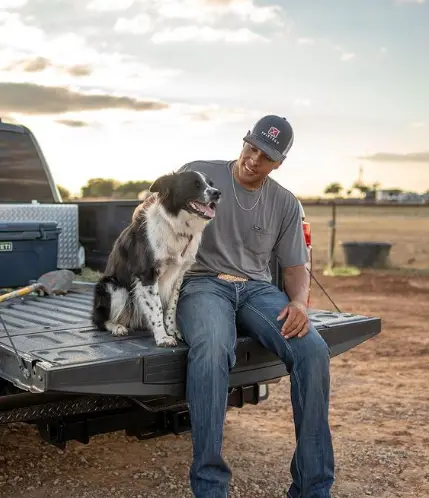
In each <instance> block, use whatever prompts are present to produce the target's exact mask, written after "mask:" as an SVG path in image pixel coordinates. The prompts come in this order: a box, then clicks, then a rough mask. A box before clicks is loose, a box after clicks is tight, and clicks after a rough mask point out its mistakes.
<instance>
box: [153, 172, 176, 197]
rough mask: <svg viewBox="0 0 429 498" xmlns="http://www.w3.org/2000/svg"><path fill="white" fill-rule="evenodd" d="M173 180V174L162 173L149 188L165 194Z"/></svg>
mask: <svg viewBox="0 0 429 498" xmlns="http://www.w3.org/2000/svg"><path fill="white" fill-rule="evenodd" d="M173 180H174V174H170V175H163V176H160V177H159V178H157V179H156V180H155V181H154V182H153V183H152V185H151V186H150V188H149V191H150V192H159V193H160V194H161V195H162V194H167V193H168V190H169V189H170V188H171V187H172V185H173Z"/></svg>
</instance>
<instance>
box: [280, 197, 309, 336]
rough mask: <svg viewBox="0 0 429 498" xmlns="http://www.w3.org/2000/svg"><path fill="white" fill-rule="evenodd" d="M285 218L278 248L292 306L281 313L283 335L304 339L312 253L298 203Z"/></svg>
mask: <svg viewBox="0 0 429 498" xmlns="http://www.w3.org/2000/svg"><path fill="white" fill-rule="evenodd" d="M285 212H286V213H289V215H288V216H285V219H284V222H283V224H282V233H281V237H280V240H279V242H278V244H277V246H276V254H277V256H278V258H279V262H280V265H281V266H282V268H283V289H284V291H285V293H286V294H287V296H288V298H289V304H288V305H287V306H285V308H284V309H282V310H281V311H280V313H279V316H278V318H277V319H278V320H284V323H283V325H282V330H281V334H282V335H283V336H284V337H286V338H288V339H289V338H291V337H295V336H297V337H303V336H304V335H305V334H306V333H307V332H308V322H309V319H308V315H307V299H308V295H309V288H310V278H309V273H308V271H307V268H306V266H305V265H306V263H307V262H308V249H307V246H306V243H305V238H304V231H303V227H302V219H301V213H300V209H299V204H298V201H297V200H296V199H295V200H293V202H292V205H291V206H290V207H289V210H288V209H286V210H285Z"/></svg>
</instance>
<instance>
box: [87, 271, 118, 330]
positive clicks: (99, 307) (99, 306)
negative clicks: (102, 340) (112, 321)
mask: <svg viewBox="0 0 429 498" xmlns="http://www.w3.org/2000/svg"><path fill="white" fill-rule="evenodd" d="M113 283H114V282H113V279H112V278H111V277H102V278H101V279H100V281H99V282H98V283H97V284H96V285H95V288H94V300H93V306H92V316H91V320H92V324H93V325H94V326H95V327H97V329H98V330H104V331H105V330H107V329H106V322H107V321H108V320H109V317H110V310H111V305H112V297H111V294H110V292H109V289H108V284H113Z"/></svg>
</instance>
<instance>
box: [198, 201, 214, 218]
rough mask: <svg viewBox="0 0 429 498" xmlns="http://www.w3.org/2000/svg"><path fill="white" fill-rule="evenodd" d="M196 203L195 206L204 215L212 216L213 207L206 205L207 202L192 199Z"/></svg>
mask: <svg viewBox="0 0 429 498" xmlns="http://www.w3.org/2000/svg"><path fill="white" fill-rule="evenodd" d="M194 203H195V204H196V206H197V208H198V209H199V210H200V211H202V212H203V213H204V214H205V215H206V216H209V217H210V218H213V216H214V215H215V211H214V209H212V208H211V207H210V206H207V204H203V203H202V202H197V201H194Z"/></svg>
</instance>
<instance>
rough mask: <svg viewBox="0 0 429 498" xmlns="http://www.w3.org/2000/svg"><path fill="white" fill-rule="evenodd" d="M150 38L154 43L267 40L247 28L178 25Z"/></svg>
mask: <svg viewBox="0 0 429 498" xmlns="http://www.w3.org/2000/svg"><path fill="white" fill-rule="evenodd" d="M151 40H152V42H153V43H155V44H161V43H172V42H187V41H200V42H205V43H214V42H219V41H224V42H230V43H250V42H264V43H266V42H268V41H269V40H268V38H265V37H264V36H262V35H259V34H258V33H255V32H254V31H251V30H250V29H248V28H240V29H236V30H233V29H214V28H212V27H210V26H201V27H199V26H195V25H188V26H179V27H177V28H170V29H164V30H162V31H158V32H157V33H154V34H153V36H152V37H151Z"/></svg>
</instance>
